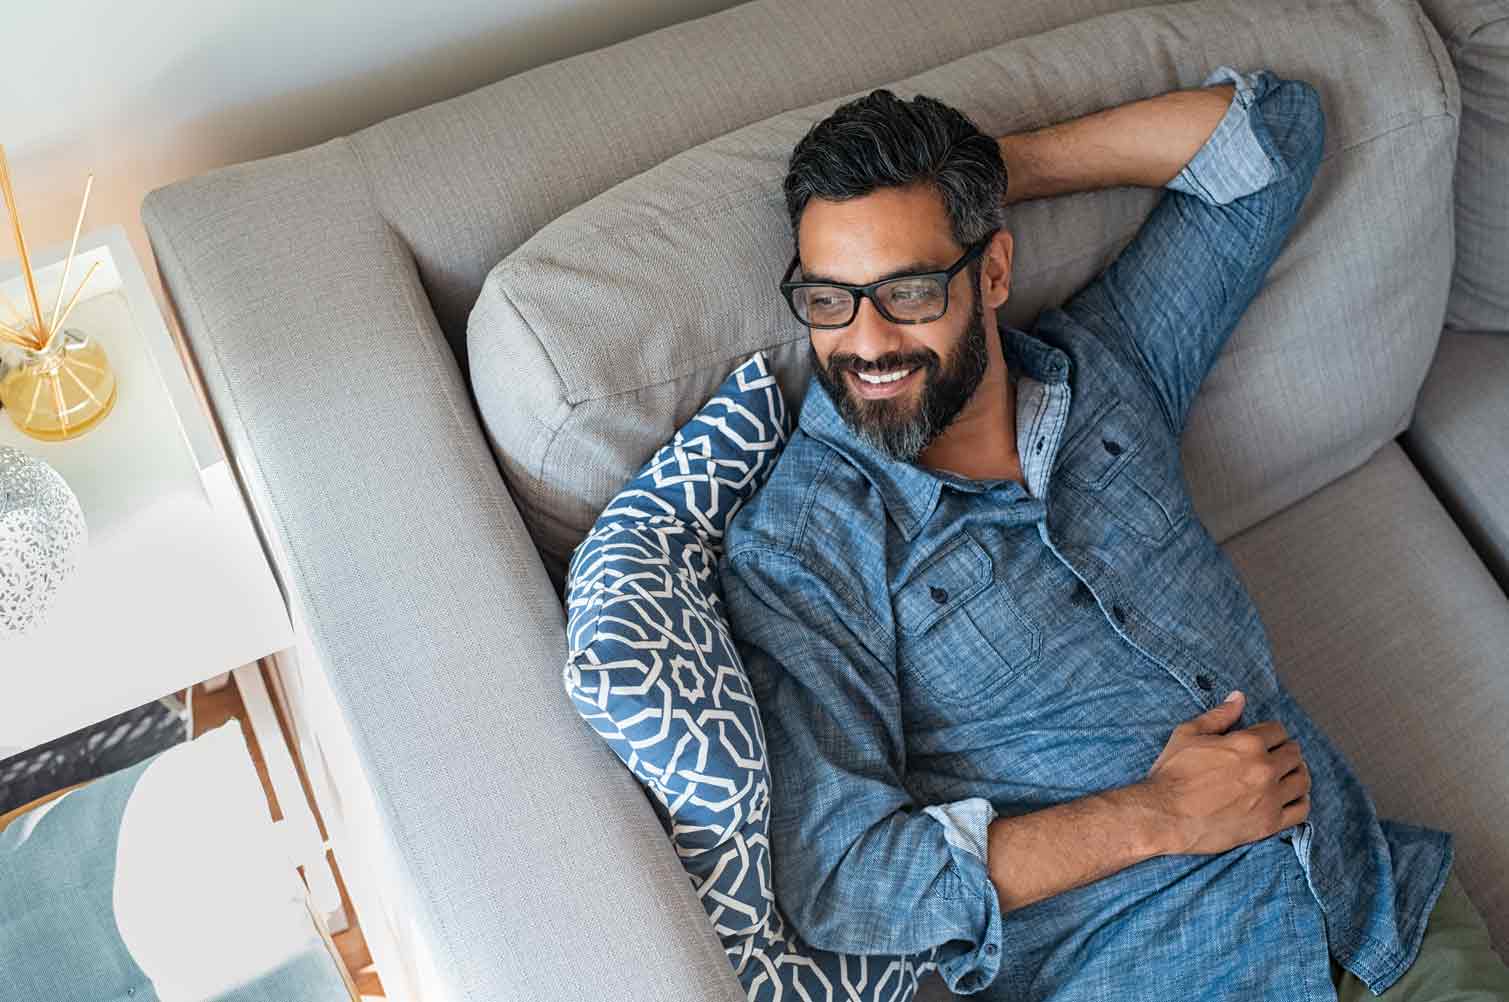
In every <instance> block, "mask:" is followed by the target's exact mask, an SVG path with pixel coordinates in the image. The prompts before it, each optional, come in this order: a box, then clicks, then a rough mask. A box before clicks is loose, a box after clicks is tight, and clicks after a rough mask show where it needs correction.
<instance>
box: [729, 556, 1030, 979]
mask: <svg viewBox="0 0 1509 1002" xmlns="http://www.w3.org/2000/svg"><path fill="white" fill-rule="evenodd" d="M722 585H723V593H724V597H725V600H726V602H727V606H728V614H729V621H730V623H731V624H732V626H733V629H734V635H735V637H736V638H737V640H738V643H739V649H740V653H741V654H742V656H743V659H744V667H745V670H746V671H747V672H748V674H749V678H750V682H751V683H752V685H753V688H754V692H755V697H756V699H757V701H758V703H759V708H760V717H761V722H762V725H763V727H764V730H765V745H766V756H767V759H768V762H769V766H770V775H771V797H770V804H771V808H770V844H771V858H772V869H773V874H772V876H773V884H774V888H775V894H776V904H777V905H778V906H779V907H780V909H781V911H782V912H783V913H784V914H785V915H786V917H787V919H788V920H789V922H790V923H791V925H792V926H793V927H794V928H795V929H796V931H797V932H798V933H799V934H800V935H801V937H802V939H803V940H805V941H806V942H807V943H808V944H810V945H812V946H815V947H817V948H819V949H823V950H830V951H834V952H839V953H850V954H894V955H917V954H923V953H926V952H927V951H929V950H932V949H934V948H937V950H938V952H937V954H936V960H937V962H938V965H939V970H940V973H942V975H943V977H944V980H945V981H947V982H948V985H949V987H950V988H951V989H952V990H953V991H955V992H958V993H961V994H968V993H970V992H973V991H977V990H979V989H981V988H983V987H985V986H986V985H988V984H989V983H990V982H991V981H993V980H994V979H995V976H996V974H997V972H998V971H999V969H1000V964H1001V954H1002V950H1003V946H1002V943H1001V928H1002V927H1001V912H1000V904H999V900H998V898H997V896H996V892H995V885H994V884H993V883H991V880H990V876H989V873H988V870H987V867H986V859H985V846H986V831H987V828H988V825H989V824H990V822H991V820H993V819H994V818H995V811H994V810H993V808H992V807H991V805H990V804H989V802H988V801H985V800H983V799H980V798H971V799H969V800H962V801H958V802H955V803H950V804H939V805H919V804H917V803H915V802H914V801H913V799H912V798H911V797H910V795H909V794H908V793H907V792H906V790H905V789H904V786H903V783H902V777H903V775H904V772H905V767H906V762H905V745H904V742H903V738H902V733H901V706H900V693H899V690H898V687H897V683H896V674H895V669H894V667H893V665H894V659H893V658H888V657H887V656H886V648H887V645H886V644H885V643H884V642H883V641H882V640H881V638H880V636H879V634H880V632H881V631H880V630H878V629H877V628H876V627H875V624H874V623H873V620H871V619H870V618H869V617H868V614H867V613H866V612H865V611H864V610H863V609H862V608H859V607H857V606H856V605H855V604H851V603H850V602H847V601H845V595H844V594H843V593H842V592H841V591H840V590H838V589H834V588H832V587H830V586H829V585H828V584H827V583H826V582H824V581H823V580H822V579H821V578H819V577H818V576H817V575H815V574H813V573H810V572H809V571H808V570H807V569H806V568H805V567H804V566H803V565H802V564H801V562H800V561H799V560H798V559H797V558H796V557H795V556H793V555H792V554H790V553H787V552H785V551H777V550H769V549H749V550H744V551H737V552H730V554H729V555H728V557H727V558H726V559H725V560H724V562H723V567H722Z"/></svg>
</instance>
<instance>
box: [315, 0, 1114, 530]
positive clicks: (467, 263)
mask: <svg viewBox="0 0 1509 1002" xmlns="http://www.w3.org/2000/svg"><path fill="white" fill-rule="evenodd" d="M1140 2H1141V0H1016V2H1013V3H1012V4H1011V5H1010V7H1009V8H1003V7H1002V5H1001V4H1000V2H999V0H949V2H948V3H946V4H934V3H924V2H919V0H845V2H844V3H811V2H809V0H759V2H757V3H748V4H743V5H740V6H738V7H734V8H732V9H730V10H726V11H721V12H719V13H717V14H711V15H709V16H707V17H702V18H698V19H696V20H694V21H687V22H685V23H682V24H676V25H672V26H671V27H669V28H665V29H662V30H660V31H655V32H651V33H649V34H646V35H641V36H639V37H638V38H631V39H629V40H627V41H625V42H621V43H619V44H618V45H613V46H610V47H608V48H605V49H599V50H597V51H595V52H588V53H584V54H582V55H579V56H574V57H572V58H570V59H562V60H559V61H558V62H554V63H550V64H548V65H546V66H540V67H537V68H535V69H532V70H529V71H528V72H525V73H520V74H518V75H516V76H512V77H509V78H507V79H506V80H500V81H499V82H497V83H495V84H491V85H489V86H487V87H483V88H480V89H479V90H476V91H473V92H471V93H469V94H464V95H462V96H460V97H457V98H454V99H452V100H450V101H444V102H441V103H439V104H434V105H431V106H429V107H427V108H421V109H419V110H418V111H413V112H410V113H408V114H406V115H398V116H396V117H394V118H390V119H388V120H387V121H385V122H381V123H379V124H377V125H374V126H372V127H371V128H368V129H365V130H363V131H361V132H358V133H356V134H354V135H352V136H351V137H350V139H349V143H350V147H351V149H352V151H353V152H354V153H355V155H356V157H357V158H358V160H359V161H360V163H361V165H362V170H363V173H364V174H365V176H366V181H367V184H368V185H369V187H370V190H371V194H372V197H373V198H374V200H375V201H376V202H377V205H378V207H379V209H380V211H381V213H382V215H383V216H384V218H386V219H387V221H388V223H389V225H391V226H392V227H393V228H394V230H395V231H397V233H398V235H399V236H400V237H401V238H402V239H403V241H404V243H405V244H407V245H408V247H409V249H410V250H411V251H412V253H413V255H414V262H415V265H416V266H417V267H418V270H419V274H420V277H421V278H422V279H423V281H424V286H425V290H426V292H427V293H428V294H429V298H430V302H431V303H432V305H433V306H434V309H435V315H436V317H437V318H438V319H439V321H440V326H441V329H442V330H444V331H445V333H446V336H447V337H448V338H449V339H450V343H451V347H452V348H453V349H454V350H456V353H457V356H458V358H459V359H460V361H461V365H462V368H463V369H464V368H465V367H466V353H465V344H464V334H465V326H466V315H467V311H468V310H470V309H471V306H472V303H473V302H475V301H476V298H477V292H478V290H479V289H480V288H481V287H482V279H483V276H485V275H486V274H487V270H488V269H489V268H491V267H492V266H493V265H494V264H496V263H497V262H498V259H499V258H501V257H502V256H503V255H504V254H507V253H508V252H509V251H511V250H513V249H514V248H515V247H517V246H518V245H519V244H520V243H522V242H523V241H524V239H525V238H526V237H528V236H529V235H530V234H532V233H534V232H535V230H537V229H539V228H540V227H541V226H543V225H545V224H546V223H547V222H549V221H550V220H552V219H554V218H555V217H556V216H558V215H560V214H561V213H562V212H565V211H566V210H567V209H569V208H571V207H572V206H574V205H579V204H580V203H582V202H584V201H586V200H587V199H589V198H591V197H592V196H594V195H596V194H598V193H599V192H601V191H603V190H604V189H606V188H608V187H609V186H611V185H613V184H614V183H616V182H618V181H622V180H623V179H624V178H627V177H631V176H633V175H634V174H636V173H638V172H639V171H642V170H645V169H647V168H649V167H652V166H654V165H655V164H657V163H659V162H660V161H661V160H663V159H665V158H666V157H668V156H671V155H672V154H674V153H679V152H681V151H682V150H684V149H687V148H688V147H690V146H694V145H696V144H697V143H700V142H703V141H705V140H708V139H711V138H713V137H714V136H717V135H721V134H722V133H724V132H727V131H728V130H730V129H735V128H738V127H739V126H741V125H747V124H748V123H750V122H754V121H758V120H759V119H762V118H764V117H766V116H768V115H773V114H775V113H776V112H778V111H782V110H784V109H786V108H794V107H799V106H800V105H803V104H806V103H808V102H809V101H816V100H819V99H822V98H829V97H834V96H837V95H839V94H846V93H849V92H850V91H853V90H856V89H859V88H862V87H872V86H878V85H880V84H882V83H884V82H885V81H887V80H897V79H899V78H901V77H904V76H907V75H908V74H911V73H919V72H921V71H922V70H925V69H927V68H928V67H930V66H937V65H938V64H939V63H943V62H946V61H948V60H950V59H957V58H958V57H960V56H962V55H965V54H966V53H970V52H974V51H976V50H977V49H981V48H984V47H985V46H987V45H995V44H996V43H998V42H1002V41H1005V40H1006V39H1008V38H1018V37H1021V36H1023V35H1031V34H1034V33H1036V32H1040V31H1046V30H1048V29H1049V28H1056V27H1058V26H1059V25H1063V24H1069V23H1072V22H1074V21H1079V20H1083V19H1084V18H1087V17H1093V16H1095V15H1096V14H1100V13H1103V12H1105V11H1108V10H1119V9H1122V8H1125V7H1132V6H1136V5H1138V4H1139V3H1140ZM798 29H800V30H798ZM835 38H842V39H843V40H844V44H842V45H833V44H832V40H833V39H835ZM343 142H347V141H343ZM604 500H606V499H604Z"/></svg>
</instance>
